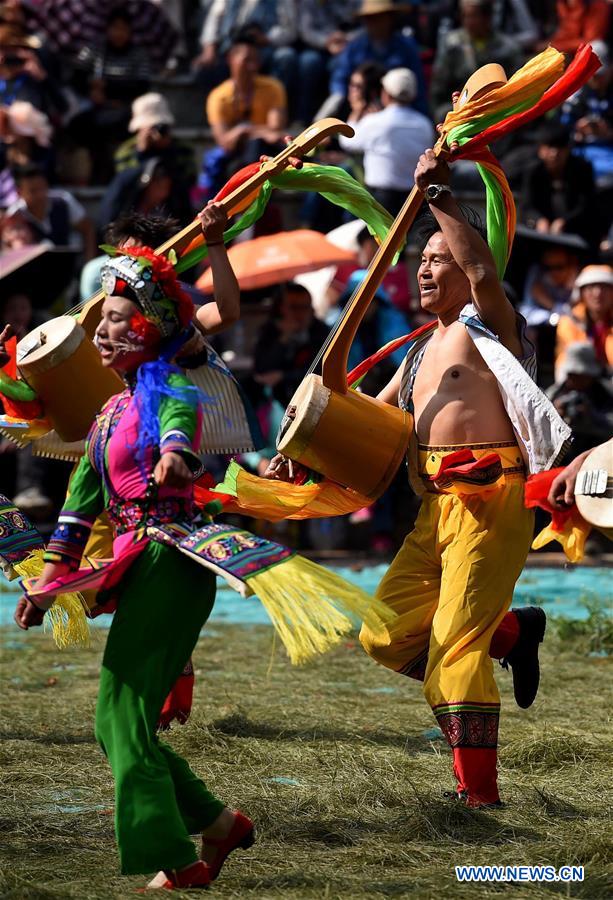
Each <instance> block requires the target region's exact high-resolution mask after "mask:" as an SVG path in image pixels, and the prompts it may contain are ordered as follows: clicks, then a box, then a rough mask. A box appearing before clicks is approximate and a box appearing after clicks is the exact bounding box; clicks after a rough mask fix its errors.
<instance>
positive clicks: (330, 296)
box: [320, 227, 412, 361]
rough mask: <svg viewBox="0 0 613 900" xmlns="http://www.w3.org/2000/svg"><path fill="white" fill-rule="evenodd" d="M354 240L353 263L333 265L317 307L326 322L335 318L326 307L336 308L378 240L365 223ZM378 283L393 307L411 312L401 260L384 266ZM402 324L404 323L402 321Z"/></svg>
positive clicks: (363, 266) (364, 264)
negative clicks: (319, 308)
mask: <svg viewBox="0 0 613 900" xmlns="http://www.w3.org/2000/svg"><path fill="white" fill-rule="evenodd" d="M356 240H357V244H358V258H357V265H353V264H352V263H344V264H343V265H340V266H339V267H338V268H337V270H336V274H335V275H334V279H333V281H332V283H331V285H330V287H329V288H328V291H327V294H326V302H325V305H324V306H323V308H322V309H321V310H320V315H321V316H322V318H324V319H325V321H326V323H327V324H328V325H332V324H333V323H334V322H335V321H336V319H337V318H338V313H334V312H332V315H331V316H330V317H328V310H332V308H333V307H337V308H338V305H339V303H340V302H341V301H340V298H341V296H342V295H343V294H345V292H346V289H347V285H348V283H349V281H350V279H351V276H352V275H354V273H355V272H356V270H360V269H361V270H362V274H363V273H364V271H365V270H366V269H368V266H369V265H370V263H371V262H372V260H373V257H374V255H375V253H376V252H377V250H378V249H379V244H378V243H377V241H376V240H375V239H374V237H373V236H372V234H371V233H370V231H369V230H368V228H366V227H364V228H362V230H361V231H360V232H359V233H358V236H357V239H356ZM381 287H382V288H383V290H384V292H385V294H386V296H387V297H388V298H389V300H390V302H391V303H392V305H393V306H394V307H395V308H396V309H397V310H399V311H400V312H401V313H403V314H404V315H408V314H409V313H410V312H411V310H412V303H411V299H412V298H411V288H410V286H409V273H408V270H407V267H406V264H405V262H404V260H402V259H401V260H399V261H398V263H397V264H396V265H395V266H390V267H389V268H388V269H387V271H386V273H385V275H384V277H383V281H382V282H381ZM404 324H405V325H406V324H407V323H406V321H405V323H404ZM401 361H402V360H401Z"/></svg>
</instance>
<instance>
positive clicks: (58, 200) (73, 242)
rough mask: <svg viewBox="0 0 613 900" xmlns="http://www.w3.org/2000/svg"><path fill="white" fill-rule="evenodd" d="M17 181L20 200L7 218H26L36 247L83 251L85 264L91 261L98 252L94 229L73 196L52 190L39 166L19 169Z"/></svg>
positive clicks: (8, 213) (12, 206)
mask: <svg viewBox="0 0 613 900" xmlns="http://www.w3.org/2000/svg"><path fill="white" fill-rule="evenodd" d="M14 178H15V184H16V186H17V192H18V194H19V198H18V199H17V200H16V201H15V203H13V204H12V205H11V206H9V208H8V209H7V216H9V217H11V216H14V215H15V214H16V213H19V214H20V215H21V216H23V218H24V219H25V220H26V222H27V223H28V226H29V228H30V229H31V230H32V232H33V234H34V237H35V239H36V240H35V243H40V242H41V241H50V242H51V243H52V244H55V245H57V246H64V247H67V246H71V247H75V248H79V249H80V250H82V253H83V258H84V259H85V260H88V259H91V258H92V256H94V255H95V252H96V244H95V235H94V229H93V226H92V223H91V221H90V220H89V219H88V217H87V215H86V214H85V210H84V209H83V207H82V206H81V204H80V203H79V202H78V201H77V200H75V198H74V197H73V196H72V194H70V193H68V191H64V190H61V189H60V188H50V187H49V180H48V178H47V175H46V173H45V172H44V170H43V169H41V168H40V167H39V166H37V165H35V164H31V165H28V166H23V167H22V168H20V169H16V170H15V172H14Z"/></svg>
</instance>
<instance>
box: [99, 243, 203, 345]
mask: <svg viewBox="0 0 613 900" xmlns="http://www.w3.org/2000/svg"><path fill="white" fill-rule="evenodd" d="M104 249H105V250H107V252H113V253H117V252H118V251H116V250H114V248H110V247H105V248H104ZM121 254H122V255H121V256H113V257H112V258H111V259H109V261H108V262H107V263H105V265H104V266H103V267H102V273H101V279H102V290H103V291H104V293H105V294H106V295H107V296H111V295H113V296H117V297H127V298H128V299H130V300H132V301H133V302H134V303H136V305H137V306H138V307H139V310H140V311H141V313H142V315H143V316H144V317H145V318H146V319H147V320H148V321H149V322H150V323H151V324H153V325H154V326H155V328H156V330H157V331H158V332H159V334H160V335H161V337H162V340H168V339H169V338H173V337H174V336H175V335H177V334H179V332H181V331H182V330H183V329H184V328H187V327H188V325H189V324H190V322H191V320H192V316H193V312H194V307H193V304H192V301H191V299H190V297H189V296H188V295H187V294H186V293H185V291H184V290H183V289H182V288H181V285H180V284H179V281H178V280H177V274H176V272H175V268H174V265H173V263H172V261H171V260H170V259H167V258H166V257H165V256H162V255H158V254H157V253H154V251H153V250H151V249H149V248H148V247H135V248H134V249H129V248H128V249H122V251H121Z"/></svg>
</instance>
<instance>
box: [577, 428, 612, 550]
mask: <svg viewBox="0 0 613 900" xmlns="http://www.w3.org/2000/svg"><path fill="white" fill-rule="evenodd" d="M575 502H576V503H577V509H578V510H579V512H580V513H581V515H582V516H583V518H584V519H585V521H586V522H589V523H590V525H594V526H595V527H596V528H598V529H599V530H600V531H602V532H603V533H604V534H606V536H607V537H608V538H612V539H613V438H611V440H609V441H607V442H606V443H604V444H601V445H600V446H599V447H595V448H594V450H592V452H591V453H590V454H589V456H588V457H587V459H586V460H585V461H584V463H583V465H582V466H581V468H580V469H579V472H578V474H577V480H576V482H575Z"/></svg>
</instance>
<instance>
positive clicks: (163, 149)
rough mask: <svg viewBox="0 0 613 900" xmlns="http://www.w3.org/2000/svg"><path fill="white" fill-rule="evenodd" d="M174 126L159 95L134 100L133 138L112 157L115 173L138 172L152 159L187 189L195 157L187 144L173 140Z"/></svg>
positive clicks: (145, 95)
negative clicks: (129, 170) (157, 161)
mask: <svg viewBox="0 0 613 900" xmlns="http://www.w3.org/2000/svg"><path fill="white" fill-rule="evenodd" d="M174 124H175V117H174V116H173V114H172V112H171V111H170V107H169V105H168V101H167V100H166V98H165V97H164V96H162V94H157V93H153V92H152V93H149V94H143V96H142V97H137V98H136V100H135V101H134V102H133V104H132V118H131V119H130V124H129V125H128V130H129V131H131V132H132V133H133V134H134V137H131V138H129V139H128V140H127V141H124V143H123V144H122V145H121V146H120V147H119V149H118V150H117V152H116V153H115V158H114V162H115V171H116V172H124V171H125V170H126V169H134V168H138V167H139V166H142V164H143V163H145V162H147V160H149V159H152V158H153V157H155V158H157V159H159V160H161V161H162V162H163V163H164V165H165V166H166V167H167V168H168V169H169V170H171V171H172V172H173V173H174V174H175V176H176V177H177V178H178V179H179V180H181V179H182V180H184V181H185V183H186V185H187V186H188V187H190V186H191V185H192V184H193V183H194V182H195V180H196V165H195V161H194V153H193V150H192V148H191V147H190V146H189V144H185V143H183V142H182V141H178V140H177V139H176V138H175V137H174V135H173V133H172V127H173V125H174Z"/></svg>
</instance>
